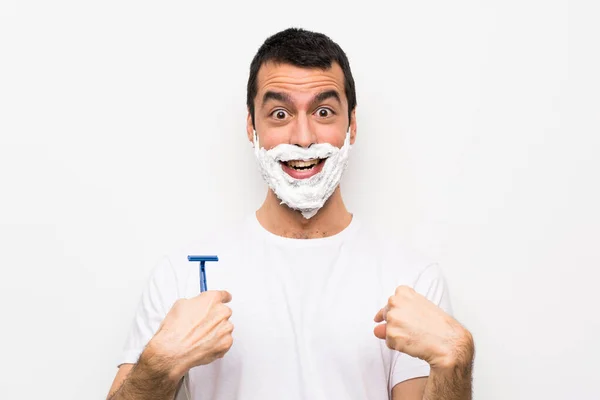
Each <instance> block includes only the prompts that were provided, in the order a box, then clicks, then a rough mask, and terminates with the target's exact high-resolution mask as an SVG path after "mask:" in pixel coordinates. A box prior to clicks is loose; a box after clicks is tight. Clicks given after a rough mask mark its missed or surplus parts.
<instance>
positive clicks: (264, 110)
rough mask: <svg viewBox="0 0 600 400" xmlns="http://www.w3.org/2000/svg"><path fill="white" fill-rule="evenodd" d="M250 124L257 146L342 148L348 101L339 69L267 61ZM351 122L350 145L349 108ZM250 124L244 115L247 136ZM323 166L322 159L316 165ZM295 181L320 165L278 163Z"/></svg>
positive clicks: (353, 133) (353, 122)
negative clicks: (317, 145) (256, 136)
mask: <svg viewBox="0 0 600 400" xmlns="http://www.w3.org/2000/svg"><path fill="white" fill-rule="evenodd" d="M257 86H258V91H257V95H256V97H255V99H254V110H255V111H254V122H255V126H256V133H257V135H258V137H259V142H260V146H261V147H264V148H265V149H267V150H269V149H272V148H273V147H275V146H277V145H279V144H282V143H287V144H292V145H297V146H301V147H309V146H310V145H311V144H315V143H329V144H332V145H334V146H336V147H342V145H343V144H344V139H345V138H346V132H347V130H348V126H349V121H348V101H347V99H346V95H345V92H344V73H343V71H342V69H341V68H340V66H339V65H338V64H337V63H334V64H333V65H332V66H331V68H329V69H327V70H321V69H319V68H300V67H296V66H293V65H290V64H275V63H266V64H264V65H263V66H261V68H260V70H259V72H258V79H257ZM351 119H352V120H351V121H350V144H353V143H354V140H355V136H356V120H355V117H354V111H353V113H352V118H351ZM253 131H254V128H253V126H252V119H251V116H250V115H248V121H247V133H248V139H249V140H250V141H253V135H254V132H253ZM321 164H322V163H321ZM283 169H284V171H286V173H288V174H289V175H292V176H293V177H295V178H297V179H304V178H309V177H310V176H312V175H314V174H316V173H318V172H319V170H320V168H319V165H316V166H314V167H311V165H310V164H308V163H295V162H292V163H290V165H284V166H283Z"/></svg>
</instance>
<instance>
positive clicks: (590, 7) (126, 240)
mask: <svg viewBox="0 0 600 400" xmlns="http://www.w3.org/2000/svg"><path fill="white" fill-rule="evenodd" d="M200 3H201V2H198V1H187V2H166V1H165V2H157V1H145V2H142V1H137V2H131V1H103V2H84V1H70V2H68V1H52V2H49V1H47V2H41V1H40V2H38V3H35V4H33V3H30V2H28V1H20V2H18V3H17V2H7V3H6V5H3V7H2V8H0V10H1V11H2V12H0V72H1V73H0V307H2V308H1V314H0V315H1V318H2V320H1V321H2V322H1V324H2V325H1V329H0V335H1V340H0V360H1V362H0V369H1V371H0V372H1V373H0V398H3V399H41V398H47V399H50V398H52V399H59V398H60V399H101V398H104V396H105V395H106V393H107V391H108V388H109V386H110V383H111V381H112V379H113V377H114V374H115V372H116V362H117V360H118V356H119V353H120V351H121V349H122V346H123V342H124V339H125V335H126V333H127V330H128V329H129V326H130V323H131V319H132V316H133V312H134V308H135V306H136V304H137V301H138V299H139V296H140V293H141V290H142V287H143V285H144V282H145V280H146V279H147V276H148V273H149V272H150V270H151V268H152V267H153V266H154V264H155V262H156V261H157V260H158V258H159V257H160V255H162V254H164V253H167V252H169V251H170V250H171V249H172V248H174V247H177V246H178V245H180V244H181V243H183V242H186V241H188V240H189V239H190V238H191V237H193V236H194V235H197V234H198V233H199V232H200V231H210V230H211V229H213V228H214V227H216V226H218V225H219V224H221V223H222V222H224V221H227V222H229V221H234V220H237V219H239V218H241V217H243V216H245V215H247V214H248V213H250V212H252V211H253V210H255V209H256V208H257V207H258V206H259V205H260V202H261V201H262V199H263V197H264V193H265V187H264V185H263V183H262V182H261V180H260V177H259V175H258V173H257V170H256V167H255V164H254V160H253V155H252V152H251V150H250V146H249V144H248V143H247V141H246V137H245V130H244V127H245V125H244V124H245V116H246V115H245V85H246V80H247V76H248V69H249V64H250V61H251V59H252V57H253V55H254V53H255V52H256V50H257V49H258V47H259V46H260V44H261V43H262V41H263V40H264V39H265V38H266V37H267V36H268V35H270V34H273V33H275V32H277V31H279V30H281V29H284V28H287V27H289V26H299V27H304V28H307V29H312V30H318V31H322V32H324V33H326V34H328V35H329V36H331V37H332V38H333V39H334V40H335V41H337V42H338V43H339V44H340V45H341V46H342V48H343V49H344V50H345V51H346V53H347V55H348V57H349V58H350V62H351V65H352V68H353V72H354V76H355V80H356V85H357V93H358V104H359V105H358V109H357V115H358V126H359V128H358V133H359V136H358V140H357V144H356V147H355V148H354V150H353V156H352V158H351V165H350V167H349V170H348V173H347V175H346V176H345V180H344V184H343V188H344V194H345V199H346V202H347V204H348V206H349V208H350V210H351V211H352V212H354V213H357V214H358V215H360V216H361V218H362V219H371V220H374V221H375V222H377V223H379V224H380V226H381V228H382V229H387V230H392V231H394V232H395V233H397V234H398V235H400V236H401V237H402V238H404V239H405V240H406V241H407V242H409V243H411V244H413V245H414V246H417V247H418V248H420V249H422V250H425V251H426V252H428V253H429V254H431V255H432V256H433V257H435V258H436V259H438V260H439V262H440V263H441V265H442V267H443V268H444V271H445V273H446V275H447V277H448V281H449V284H450V288H451V294H452V300H453V303H454V308H455V311H456V316H457V318H458V319H459V320H460V321H461V322H463V323H464V324H465V325H466V326H467V327H468V328H469V329H470V330H471V331H472V332H473V334H474V336H475V339H476V343H477V359H476V369H475V398H477V399H486V400H494V399H498V400H506V399H511V400H515V399H600V389H599V387H598V383H597V375H598V374H599V373H600V367H599V366H598V365H599V364H598V360H599V359H600V344H599V341H600V326H599V325H600V323H599V314H600V312H599V311H598V308H599V306H600V289H599V288H598V284H597V279H598V272H597V270H598V268H599V267H600V254H599V253H600V251H599V246H598V242H599V239H600V232H599V231H600V213H599V211H598V208H599V206H600V195H599V178H598V175H599V172H600V161H599V159H598V154H599V152H600V79H599V75H600V74H599V73H598V71H600V55H599V54H600V51H599V48H600V43H599V38H600V25H598V20H599V17H600V13H599V6H598V3H597V2H594V1H587V2H585V1H572V2H568V1H522V0H519V1H516V0H515V1H510V0H509V1H506V0H505V1H483V2H480V1H465V0H460V1H452V2H449V1H436V2H414V1H411V2H409V1H403V2H400V3H397V2H394V3H389V4H382V3H378V2H373V1H371V2H364V3H362V4H361V5H353V4H352V3H350V2H347V1H319V2H311V1H302V2H296V3H283V2H282V3H267V2H264V1H250V2H246V3H244V4H234V3H229V2H220V3H219V2H210V4H207V5H203V4H200Z"/></svg>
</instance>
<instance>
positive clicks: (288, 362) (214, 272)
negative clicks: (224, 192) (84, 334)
mask: <svg viewBox="0 0 600 400" xmlns="http://www.w3.org/2000/svg"><path fill="white" fill-rule="evenodd" d="M188 255H217V256H218V257H219V261H218V262H207V263H206V280H207V287H208V289H209V290H212V289H224V290H227V291H229V292H230V293H231V294H232V297H233V300H232V301H231V302H230V303H229V304H228V305H229V306H230V307H231V309H232V311H233V315H232V317H231V322H232V323H233V324H234V326H235V329H234V331H233V338H234V343H233V346H232V347H231V349H230V350H229V352H228V353H227V354H226V355H225V357H223V358H222V359H218V360H217V361H214V362H213V363H211V364H209V365H205V366H199V367H196V368H192V369H191V370H190V372H189V374H188V376H187V377H186V382H185V383H186V385H185V389H183V390H182V392H188V393H187V396H189V398H190V399H192V400H232V399H244V400H254V399H256V400H259V399H260V400H269V399H277V400H280V399H288V400H295V399H311V400H313V399H346V400H350V399H356V400H358V399H361V400H363V399H369V400H379V399H381V400H383V399H389V398H391V390H392V388H393V387H394V386H395V385H396V384H397V383H399V382H402V381H404V380H407V379H411V378H415V377H422V376H428V374H429V365H428V364H427V363H426V362H424V361H422V360H419V359H416V358H413V357H410V356H408V355H406V354H403V353H400V352H397V351H394V350H390V349H389V348H388V347H387V346H386V344H385V341H384V340H381V339H378V338H377V337H375V335H374V334H373V328H374V327H375V325H376V323H375V322H374V321H373V317H374V316H375V314H376V313H377V311H378V310H379V309H381V308H382V307H384V306H385V305H386V303H387V301H388V298H389V297H390V296H391V295H393V294H394V291H395V289H396V287H398V286H400V285H409V286H411V287H414V288H415V290H417V291H418V292H419V293H421V294H423V295H424V296H426V297H427V298H428V299H429V300H431V301H432V302H433V303H435V304H437V305H438V306H440V307H441V308H442V309H444V310H445V311H446V312H447V313H449V314H451V312H452V311H451V306H450V300H449V296H448V290H447V287H446V284H445V280H444V278H443V276H442V273H441V271H440V269H439V267H438V266H437V265H436V264H434V263H431V262H430V261H428V260H426V259H424V258H422V257H421V256H418V255H417V254H416V253H414V252H409V251H407V250H406V249H404V248H402V247H401V246H400V245H398V243H396V242H394V241H391V240H390V239H389V238H385V237H381V235H378V234H377V232H374V231H371V230H369V229H367V228H366V227H365V226H363V225H361V222H360V221H359V220H358V219H357V218H356V216H354V217H353V219H352V222H351V223H350V225H349V226H348V227H347V228H346V229H344V230H343V231H342V232H340V233H339V234H337V235H334V236H329V237H325V238H318V239H290V238H284V237H281V236H277V235H274V234H272V233H270V232H268V231H267V230H265V229H264V228H263V227H262V226H261V225H260V223H259V222H258V221H257V219H256V217H255V216H254V215H252V216H251V217H249V218H248V219H247V220H245V221H243V223H241V224H239V225H238V226H237V227H236V228H233V229H227V230H225V231H224V232H222V233H221V234H215V235H212V236H209V237H208V238H207V239H205V240H202V241H199V242H198V243H194V244H191V245H189V246H187V247H186V248H184V249H182V251H181V252H178V253H175V254H172V255H170V256H169V257H165V258H164V259H163V260H162V262H161V263H160V264H159V265H158V266H157V267H156V268H155V270H154V272H153V274H152V276H151V278H150V280H149V282H148V285H147V287H146V289H145V290H144V293H143V295H142V299H141V302H140V305H139V308H138V310H137V313H136V316H135V320H134V323H133V326H132V329H131V331H130V334H129V336H128V339H127V341H126V345H125V350H124V353H123V356H122V358H121V360H120V363H119V364H121V363H135V362H137V359H138V357H139V355H140V354H141V352H142V351H143V349H144V346H145V345H146V344H147V343H148V341H149V340H150V339H151V338H152V336H153V335H154V333H155V332H156V330H157V329H158V327H159V325H160V323H161V321H162V320H163V319H164V317H165V315H166V314H167V312H168V311H169V309H170V308H171V306H172V305H173V303H174V302H175V300H177V299H178V298H191V297H194V296H197V295H198V294H199V293H200V284H199V263H198V262H189V261H188V260H187V256H188ZM179 396H180V397H178V399H179V398H182V399H185V398H186V393H183V394H182V393H180V394H179Z"/></svg>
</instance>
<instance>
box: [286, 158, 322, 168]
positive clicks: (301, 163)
mask: <svg viewBox="0 0 600 400" xmlns="http://www.w3.org/2000/svg"><path fill="white" fill-rule="evenodd" d="M318 163H319V160H318V159H315V160H308V161H302V160H290V161H288V162H287V165H289V166H290V167H292V168H307V167H313V166H315V165H317V164H318Z"/></svg>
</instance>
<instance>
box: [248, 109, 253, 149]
mask: <svg viewBox="0 0 600 400" xmlns="http://www.w3.org/2000/svg"><path fill="white" fill-rule="evenodd" d="M246 134H247V135H248V140H249V141H250V143H254V126H253V125H252V115H250V110H248V117H247V118H246Z"/></svg>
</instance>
